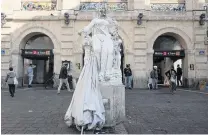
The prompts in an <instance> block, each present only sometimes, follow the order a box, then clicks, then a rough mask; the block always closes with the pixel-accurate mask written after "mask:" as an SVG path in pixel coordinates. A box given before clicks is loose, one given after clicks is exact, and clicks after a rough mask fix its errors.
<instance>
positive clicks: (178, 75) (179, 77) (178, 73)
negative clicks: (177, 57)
mask: <svg viewBox="0 0 208 135" xmlns="http://www.w3.org/2000/svg"><path fill="white" fill-rule="evenodd" d="M181 76H182V69H181V68H180V66H179V65H177V85H178V86H179V82H180V83H181V86H182V81H181Z"/></svg>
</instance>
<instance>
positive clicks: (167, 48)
mask: <svg viewBox="0 0 208 135" xmlns="http://www.w3.org/2000/svg"><path fill="white" fill-rule="evenodd" d="M182 44H184V43H183V42H182V40H180V39H179V38H178V37H177V36H176V34H173V33H165V34H162V35H160V36H159V37H158V38H157V39H156V40H155V42H154V45H153V49H154V54H153V65H155V66H157V67H158V84H161V85H163V84H164V79H165V72H167V71H168V70H170V68H171V66H172V65H173V66H174V68H175V70H177V65H179V66H180V67H182V69H183V68H184V58H185V48H183V45H182Z"/></svg>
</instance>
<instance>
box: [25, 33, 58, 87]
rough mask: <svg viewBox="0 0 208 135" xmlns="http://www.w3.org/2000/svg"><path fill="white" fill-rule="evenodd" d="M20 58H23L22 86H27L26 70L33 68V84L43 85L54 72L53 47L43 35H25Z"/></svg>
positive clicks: (49, 40) (50, 41)
mask: <svg viewBox="0 0 208 135" xmlns="http://www.w3.org/2000/svg"><path fill="white" fill-rule="evenodd" d="M22 44H23V46H22V47H23V48H21V56H22V58H23V70H24V71H23V85H24V84H28V76H27V68H28V66H29V65H30V64H32V65H34V66H36V68H34V77H33V84H43V83H44V82H45V81H46V80H47V79H48V78H49V77H51V76H52V75H53V72H54V69H53V68H54V55H53V49H54V45H53V42H52V40H51V39H50V38H49V37H48V36H47V35H45V34H43V33H39V32H35V33H31V34H29V35H27V36H26V37H25V38H24V39H23V41H22Z"/></svg>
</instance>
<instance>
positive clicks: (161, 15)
mask: <svg viewBox="0 0 208 135" xmlns="http://www.w3.org/2000/svg"><path fill="white" fill-rule="evenodd" d="M24 12H25V11H24ZM28 12H29V11H28ZM193 12H195V11H193ZM76 13H77V14H74V12H72V14H70V17H69V19H70V20H74V21H75V20H89V21H90V20H92V19H93V18H94V16H95V14H96V12H95V11H85V12H83V11H76ZM139 13H143V14H144V17H143V18H142V20H143V21H157V20H160V21H161V20H169V21H173V20H175V21H177V20H178V21H193V20H194V21H198V20H199V15H193V14H192V12H191V11H188V12H157V11H155V12H154V11H148V10H142V11H137V10H135V11H112V12H109V13H108V16H109V17H113V18H115V19H116V20H118V21H119V20H123V21H125V20H126V21H128V20H129V21H130V20H131V21H134V20H135V21H136V20H137V19H138V15H139ZM11 19H13V20H22V21H29V20H36V21H60V20H64V15H62V14H58V15H54V16H51V15H48V16H43V15H42V14H41V12H40V14H37V15H36V16H33V17H30V16H27V17H25V16H20V15H18V16H17V15H15V13H14V14H13V17H11Z"/></svg>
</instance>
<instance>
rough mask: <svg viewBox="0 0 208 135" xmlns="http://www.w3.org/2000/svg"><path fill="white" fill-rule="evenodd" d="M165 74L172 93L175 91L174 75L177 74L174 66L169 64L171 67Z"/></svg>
mask: <svg viewBox="0 0 208 135" xmlns="http://www.w3.org/2000/svg"><path fill="white" fill-rule="evenodd" d="M165 75H166V76H167V77H168V79H169V80H170V84H171V90H172V93H173V91H176V75H177V73H176V71H175V69H174V66H171V69H170V70H169V71H167V72H166V73H165Z"/></svg>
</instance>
